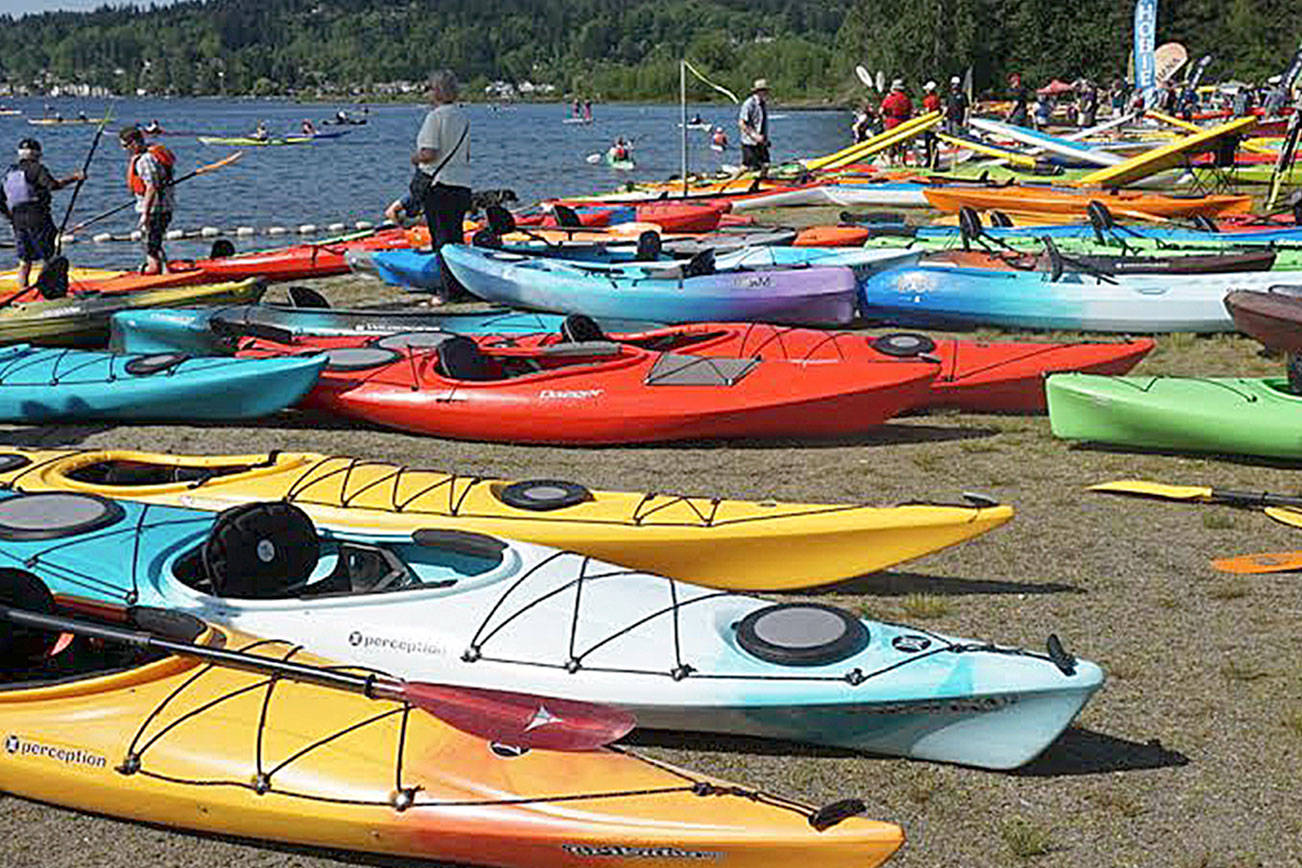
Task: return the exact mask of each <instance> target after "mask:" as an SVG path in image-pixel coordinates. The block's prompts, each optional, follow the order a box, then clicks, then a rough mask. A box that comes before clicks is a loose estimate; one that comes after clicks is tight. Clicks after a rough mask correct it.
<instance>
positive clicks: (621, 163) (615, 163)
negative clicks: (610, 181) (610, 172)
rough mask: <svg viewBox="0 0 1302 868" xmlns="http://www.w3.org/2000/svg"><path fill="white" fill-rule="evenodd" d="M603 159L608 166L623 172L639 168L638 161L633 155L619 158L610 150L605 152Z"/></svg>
mask: <svg viewBox="0 0 1302 868" xmlns="http://www.w3.org/2000/svg"><path fill="white" fill-rule="evenodd" d="M602 159H603V160H604V161H605V163H606V165H607V166H610V168H612V169H617V170H619V171H621V172H631V171H633V170H634V169H636V168H637V163H635V162H634V161H633V158H632V157H625V158H623V159H619V158H617V157H616V156H615V155H614V154H612V153H611V152H610V151H607V152H606V153H604V154H603V155H602Z"/></svg>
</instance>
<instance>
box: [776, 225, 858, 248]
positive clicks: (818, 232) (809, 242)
mask: <svg viewBox="0 0 1302 868" xmlns="http://www.w3.org/2000/svg"><path fill="white" fill-rule="evenodd" d="M871 237H872V232H870V231H868V230H867V229H865V228H864V227H862V226H810V227H808V228H806V229H801V230H800V232H799V233H798V234H797V235H796V240H795V241H793V242H791V245H792V246H793V247H861V246H862V245H863V243H864V242H865V241H867V240H868V239H869V238H871Z"/></svg>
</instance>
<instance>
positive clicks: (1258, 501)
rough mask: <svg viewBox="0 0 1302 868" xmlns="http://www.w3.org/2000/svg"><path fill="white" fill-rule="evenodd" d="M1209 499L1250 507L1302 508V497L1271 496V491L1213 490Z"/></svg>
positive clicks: (1288, 495) (1287, 495)
mask: <svg viewBox="0 0 1302 868" xmlns="http://www.w3.org/2000/svg"><path fill="white" fill-rule="evenodd" d="M1210 492H1211V493H1210V494H1209V495H1208V498H1210V499H1211V500H1219V501H1221V502H1222V503H1239V504H1245V505H1248V506H1302V497H1299V496H1297V495H1290V494H1271V493H1270V492H1269V491H1235V490H1233V489H1229V488H1212V489H1210Z"/></svg>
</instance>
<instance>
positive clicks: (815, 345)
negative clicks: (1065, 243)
mask: <svg viewBox="0 0 1302 868" xmlns="http://www.w3.org/2000/svg"><path fill="white" fill-rule="evenodd" d="M588 336H595V334H593V333H591V332H589V333H588ZM612 338H613V339H614V340H618V341H620V342H621V343H629V344H633V345H636V346H642V347H648V348H654V349H658V350H664V351H670V352H681V353H692V354H694V355H701V356H714V355H720V356H730V357H741V358H758V359H764V360H765V361H796V362H802V363H806V365H807V368H806V370H808V366H809V365H812V364H813V363H818V364H823V365H828V366H830V367H848V368H851V369H860V368H862V367H863V366H864V365H871V364H872V363H873V362H875V361H876V360H878V359H880V358H881V356H882V355H883V354H885V355H893V356H895V357H897V358H910V357H918V356H922V357H931V358H934V359H938V360H939V361H940V365H941V370H940V375H939V376H938V377H936V379H935V380H934V381H933V382H932V384H931V388H930V393H929V395H928V396H927V398H926V399H925V400H924V401H923V402H922V403H921V404H920V405H919V406H920V407H928V408H939V407H954V408H958V409H962V410H967V411H969V412H973V413H1043V412H1045V411H1046V409H1047V405H1046V403H1045V396H1044V378H1045V377H1046V376H1048V375H1049V374H1058V373H1067V372H1072V371H1077V372H1082V373H1090V374H1113V375H1116V374H1124V373H1126V372H1127V371H1129V370H1130V369H1131V368H1133V367H1134V366H1135V365H1137V364H1139V362H1140V360H1142V359H1143V358H1144V356H1146V355H1148V353H1149V352H1150V351H1151V350H1152V349H1153V346H1154V343H1153V341H1152V340H1151V339H1148V338H1143V339H1139V340H1128V341H1085V342H1080V343H1023V342H1021V341H966V340H955V339H952V338H935V339H933V338H931V337H929V336H927V335H924V334H919V333H915V332H894V333H890V334H885V335H877V336H873V335H868V334H864V333H863V332H829V331H821V330H818V329H803V328H790V327H785V326H774V325H764V324H759V323H699V324H695V325H686V326H671V327H668V328H663V329H657V330H654V331H648V332H641V333H638V334H619V335H614V336H612ZM486 340H488V341H489V342H493V341H496V342H497V343H498V344H503V343H506V342H510V343H512V344H514V345H526V346H554V345H557V344H558V343H559V342H561V341H563V340H564V338H563V337H562V336H561V335H557V334H548V335H528V336H524V337H523V338H520V337H516V336H512V337H510V338H507V337H498V338H489V339H486Z"/></svg>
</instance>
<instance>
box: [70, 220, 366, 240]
mask: <svg viewBox="0 0 1302 868" xmlns="http://www.w3.org/2000/svg"><path fill="white" fill-rule="evenodd" d="M374 228H375V224H374V223H372V222H371V221H369V220H358V221H356V222H355V223H351V224H350V223H326V224H317V223H301V224H299V225H298V226H263V227H254V226H236V227H235V228H233V229H226V228H222V227H219V226H201V227H199V228H198V229H169V230H167V234H166V235H165V236H164V237H165V238H166V239H167V240H168V241H182V240H185V239H194V238H252V237H253V236H256V235H316V234H317V233H319V232H325V233H329V234H331V235H338V234H341V233H344V232H351V231H354V230H355V231H365V230H367V229H374ZM85 240H89V241H93V242H95V243H96V244H108V243H111V242H114V241H139V240H140V230H139V229H134V230H132V231H131V232H99V233H96V234H95V235H92V236H90V238H89V239H87V238H85V237H84V236H82V237H78V236H76V235H71V234H67V235H64V236H63V243H64V244H74V243H76V242H78V241H85Z"/></svg>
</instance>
